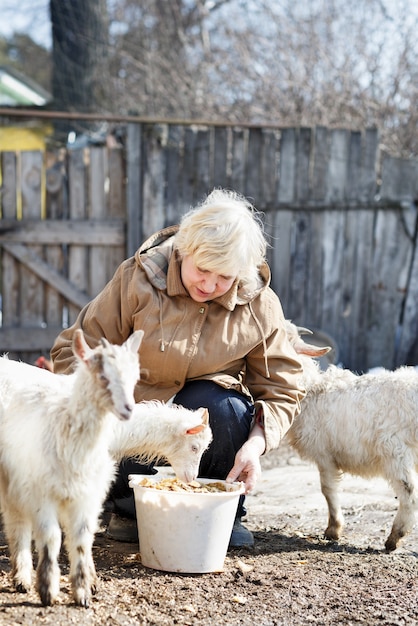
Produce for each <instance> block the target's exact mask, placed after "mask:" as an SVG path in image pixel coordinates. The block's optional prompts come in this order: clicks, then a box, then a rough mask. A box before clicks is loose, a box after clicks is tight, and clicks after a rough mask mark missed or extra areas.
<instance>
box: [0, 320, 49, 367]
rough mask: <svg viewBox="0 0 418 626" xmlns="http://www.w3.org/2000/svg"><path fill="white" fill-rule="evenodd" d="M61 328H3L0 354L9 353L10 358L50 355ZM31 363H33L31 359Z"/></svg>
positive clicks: (0, 338) (0, 333) (0, 339)
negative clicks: (49, 352)
mask: <svg viewBox="0 0 418 626" xmlns="http://www.w3.org/2000/svg"><path fill="white" fill-rule="evenodd" d="M60 331H61V327H60V326H51V327H48V328H39V327H38V326H35V327H33V326H25V327H21V328H1V329H0V354H4V353H5V352H6V353H8V355H9V357H10V358H16V359H19V357H13V356H12V354H16V355H17V354H22V353H25V354H28V353H29V354H31V353H33V354H34V355H37V356H39V355H40V354H48V351H49V349H50V347H51V346H52V344H53V342H54V340H55V338H56V337H57V335H58V334H59V333H60ZM29 362H30V363H32V362H33V361H32V358H31V357H30V359H29Z"/></svg>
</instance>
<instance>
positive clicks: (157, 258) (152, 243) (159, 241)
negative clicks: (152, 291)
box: [135, 225, 271, 311]
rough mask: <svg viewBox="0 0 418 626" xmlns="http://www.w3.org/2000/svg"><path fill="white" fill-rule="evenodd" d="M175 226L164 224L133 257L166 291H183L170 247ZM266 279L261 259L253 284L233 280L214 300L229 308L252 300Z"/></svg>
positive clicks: (172, 244)
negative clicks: (222, 293) (225, 290)
mask: <svg viewBox="0 0 418 626" xmlns="http://www.w3.org/2000/svg"><path fill="white" fill-rule="evenodd" d="M178 229H179V227H178V225H175V226H168V227H167V228H164V229H162V230H160V231H158V232H157V233H154V234H153V235H151V237H149V238H148V239H147V240H146V241H145V242H144V243H143V244H142V245H141V246H140V247H139V248H138V250H137V251H136V253H135V261H136V263H137V264H138V266H139V267H141V268H142V269H143V270H144V271H145V273H146V275H147V278H148V280H149V281H150V283H151V284H152V285H153V286H154V287H155V288H156V289H159V290H165V289H167V291H168V293H169V294H170V295H180V294H184V295H187V291H186V290H185V288H184V286H183V284H182V283H181V278H180V271H179V268H180V260H179V257H178V256H177V254H176V251H175V248H174V236H175V234H176V233H177V231H178ZM176 277H177V278H176ZM270 280H271V274H270V268H269V266H268V265H267V263H264V264H263V265H262V266H261V268H260V270H259V274H258V279H257V281H254V284H245V285H244V284H242V283H241V282H240V281H238V280H237V281H235V282H234V284H233V285H232V287H231V289H230V290H229V291H228V292H227V293H226V294H224V295H223V296H221V297H220V298H216V300H215V302H218V303H219V304H221V305H222V306H224V307H225V308H226V309H229V310H231V311H232V310H233V309H234V308H235V306H236V305H237V304H248V303H250V302H252V300H254V298H256V297H257V296H258V295H259V293H260V292H261V291H263V290H264V289H266V288H267V287H268V286H269V285H270Z"/></svg>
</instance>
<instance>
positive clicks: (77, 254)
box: [63, 150, 90, 325]
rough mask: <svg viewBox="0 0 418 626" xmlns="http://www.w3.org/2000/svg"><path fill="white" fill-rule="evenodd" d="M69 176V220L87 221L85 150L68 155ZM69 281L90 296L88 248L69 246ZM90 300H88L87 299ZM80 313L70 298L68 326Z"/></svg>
mask: <svg viewBox="0 0 418 626" xmlns="http://www.w3.org/2000/svg"><path fill="white" fill-rule="evenodd" d="M68 176H69V181H70V184H69V190H68V194H69V218H70V219H71V220H77V219H79V220H85V219H86V218H88V194H87V189H88V184H87V155H86V152H85V151H84V150H71V151H70V152H69V154H68ZM67 271H68V281H69V283H70V284H71V285H73V287H74V289H76V290H78V291H79V292H81V293H84V294H89V293H90V285H89V272H88V250H87V247H86V246H83V245H77V244H76V243H74V244H71V245H69V246H68V270H67ZM87 299H88V298H87ZM79 312H80V306H79V303H78V302H77V301H76V302H74V300H71V299H70V298H69V303H68V309H66V310H64V311H63V315H64V316H65V314H67V316H68V324H69V325H71V324H73V323H74V322H75V320H76V318H77V316H78V314H79Z"/></svg>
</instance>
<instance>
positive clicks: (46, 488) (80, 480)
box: [0, 330, 143, 607]
mask: <svg viewBox="0 0 418 626" xmlns="http://www.w3.org/2000/svg"><path fill="white" fill-rule="evenodd" d="M142 337H143V331H136V332H135V333H133V334H132V335H131V336H130V337H129V338H128V339H127V341H126V342H125V343H124V344H123V345H122V346H116V345H111V344H110V343H109V342H107V341H106V340H104V339H102V341H101V343H100V344H99V345H98V346H97V347H96V348H95V349H93V350H92V349H91V348H89V346H88V345H87V343H86V341H85V339H84V335H83V333H82V331H81V330H80V331H76V333H75V335H74V339H73V352H74V355H75V356H76V357H77V368H76V370H75V372H74V374H71V375H69V376H58V375H56V374H52V373H51V372H48V371H46V370H41V369H39V368H37V367H35V366H30V365H27V364H20V363H18V362H13V361H9V360H8V359H7V358H3V359H0V361H1V363H0V372H1V375H2V383H1V385H0V504H1V509H2V513H3V520H4V529H5V533H6V538H7V541H8V545H9V550H10V556H11V564H12V577H13V581H14V585H15V587H16V589H17V590H18V591H21V592H26V591H28V590H29V589H30V587H31V577H32V569H33V566H32V551H31V540H32V537H33V538H34V540H35V547H36V549H37V552H38V566H37V572H36V587H37V591H38V593H39V595H40V598H41V602H42V604H43V605H50V604H53V603H54V601H55V600H56V599H57V596H58V593H59V585H60V570H59V565H58V555H59V551H60V546H61V527H62V528H63V530H64V533H65V544H66V548H67V551H68V556H69V562H70V582H71V588H72V594H73V598H74V601H75V603H76V604H77V605H80V606H84V607H87V606H88V605H89V600H90V596H91V592H94V591H95V587H96V582H97V577H96V572H95V567H94V563H93V557H92V543H93V539H94V533H95V532H96V530H97V523H98V518H99V515H100V512H101V508H102V504H103V501H104V499H105V497H106V494H107V492H108V489H109V486H110V483H111V481H112V479H113V477H114V470H115V462H114V460H113V459H112V458H111V456H110V454H109V452H108V447H109V441H110V439H111V436H112V422H113V421H116V418H115V417H114V416H115V415H116V416H117V417H118V418H119V419H120V420H127V419H129V418H130V417H131V414H132V412H133V409H134V406H135V401H134V388H135V384H136V382H137V380H138V378H139V360H138V349H139V346H140V344H141V341H142ZM19 366H20V369H21V377H22V379H23V383H24V384H23V385H22V381H20V382H19V383H16V385H15V387H14V386H13V382H11V380H12V377H13V379H14V377H15V376H16V375H18V374H17V372H18V371H19ZM8 369H10V370H11V372H12V374H11V375H9V377H7V374H5V375H4V376H3V372H5V371H6V372H7V370H8ZM32 374H33V376H32Z"/></svg>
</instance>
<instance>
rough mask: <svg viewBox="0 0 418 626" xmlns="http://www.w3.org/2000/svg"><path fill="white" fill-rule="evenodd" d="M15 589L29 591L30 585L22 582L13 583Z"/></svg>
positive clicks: (19, 591)
mask: <svg viewBox="0 0 418 626" xmlns="http://www.w3.org/2000/svg"><path fill="white" fill-rule="evenodd" d="M15 589H16V591H17V593H29V590H30V587H28V586H27V585H25V584H24V583H15Z"/></svg>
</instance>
